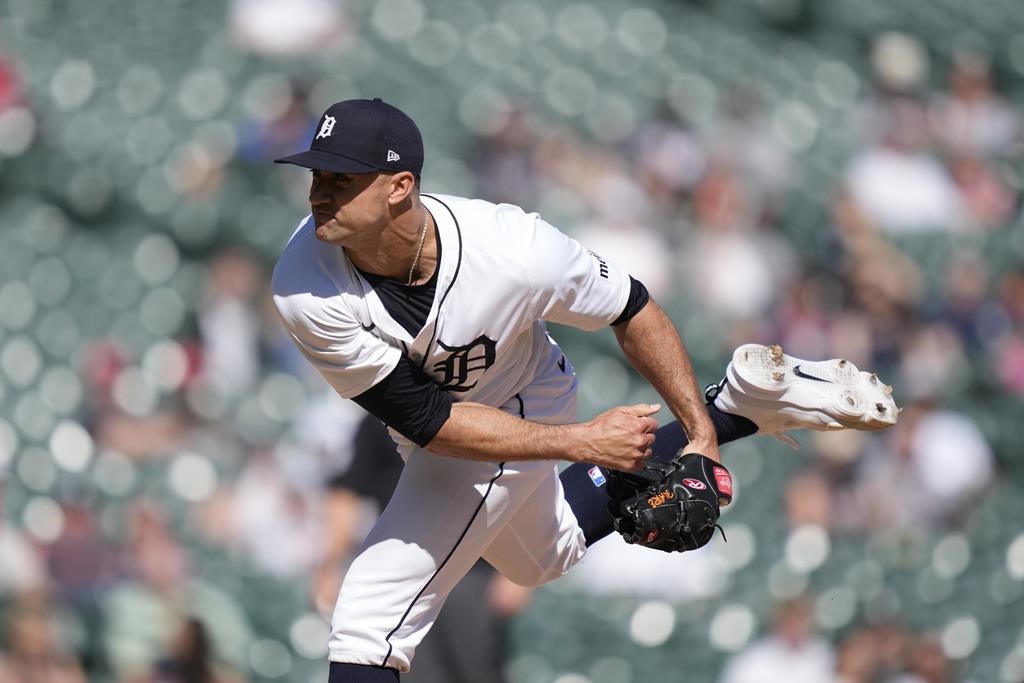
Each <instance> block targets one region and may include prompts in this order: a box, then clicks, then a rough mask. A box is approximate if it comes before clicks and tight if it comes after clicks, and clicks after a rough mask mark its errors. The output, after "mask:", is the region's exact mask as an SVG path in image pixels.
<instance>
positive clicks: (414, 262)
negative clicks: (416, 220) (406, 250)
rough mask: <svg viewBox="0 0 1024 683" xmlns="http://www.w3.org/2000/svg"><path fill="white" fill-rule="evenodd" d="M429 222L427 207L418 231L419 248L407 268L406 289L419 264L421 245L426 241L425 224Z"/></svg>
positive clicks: (424, 208)
mask: <svg viewBox="0 0 1024 683" xmlns="http://www.w3.org/2000/svg"><path fill="white" fill-rule="evenodd" d="M429 220H430V212H429V211H427V207H425V206H424V207H423V227H422V228H421V229H420V246H419V247H418V248H417V249H416V258H414V259H413V260H412V265H411V266H409V280H408V281H407V282H406V283H405V286H406V287H408V286H409V285H411V284H412V274H413V273H414V272H416V266H417V265H418V264H419V262H420V254H422V253H423V243H424V242H426V241H427V223H428V222H429Z"/></svg>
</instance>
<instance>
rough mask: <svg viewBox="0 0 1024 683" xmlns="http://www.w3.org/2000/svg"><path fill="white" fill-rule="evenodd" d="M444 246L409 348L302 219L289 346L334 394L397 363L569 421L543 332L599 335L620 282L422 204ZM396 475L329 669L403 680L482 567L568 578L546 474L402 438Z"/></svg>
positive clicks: (505, 212) (280, 305)
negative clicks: (352, 668)
mask: <svg viewBox="0 0 1024 683" xmlns="http://www.w3.org/2000/svg"><path fill="white" fill-rule="evenodd" d="M422 199H423V203H424V204H425V205H426V207H427V208H428V209H429V210H430V212H431V214H432V215H433V217H434V221H435V222H436V225H437V231H438V235H439V237H440V241H441V258H440V263H439V264H438V266H437V267H438V279H437V286H436V291H435V295H434V303H433V307H432V308H431V310H430V313H429V314H428V316H427V320H426V324H425V325H424V326H423V328H422V330H420V331H419V333H418V334H417V335H416V336H415V337H412V336H410V334H409V333H408V332H407V331H406V330H405V328H404V327H402V325H400V324H399V323H398V322H396V321H395V320H394V319H393V318H392V317H391V315H389V313H388V311H387V310H386V309H385V307H384V306H383V304H382V303H381V300H380V298H379V297H378V296H377V294H376V293H375V291H374V290H373V288H372V287H371V286H370V284H369V283H368V282H367V281H366V280H365V279H364V278H363V277H362V276H361V275H360V274H359V272H358V271H357V270H356V269H355V268H354V267H353V265H352V263H351V262H350V261H349V260H348V259H347V258H346V256H345V252H344V250H343V249H341V248H339V247H337V246H332V245H329V244H324V243H322V242H320V241H319V240H317V238H316V235H315V234H314V229H315V225H314V222H313V220H312V219H311V218H310V217H307V218H306V219H305V220H304V221H303V222H302V223H301V224H300V225H299V228H298V229H297V230H296V231H295V233H294V234H293V235H292V237H291V239H290V240H289V242H288V245H287V247H286V248H285V250H284V253H283V255H282V256H281V258H280V260H279V262H278V264H277V267H276V268H275V269H274V277H273V296H274V302H275V304H276V306H277V309H278V311H279V313H280V316H281V319H282V321H283V322H284V324H285V326H286V327H287V329H288V331H289V333H290V334H291V336H292V337H293V339H294V340H295V342H296V344H298V347H299V348H300V349H301V350H302V353H303V354H304V355H305V356H306V358H307V359H309V361H310V362H311V363H312V364H313V365H314V366H315V367H316V368H317V369H318V370H319V371H320V373H321V374H322V375H323V376H324V378H325V379H326V380H327V381H328V382H329V383H330V384H331V385H332V386H333V387H334V388H335V390H337V392H338V393H339V394H341V395H342V396H344V397H346V398H351V397H354V396H358V395H359V394H361V393H363V392H365V391H366V390H367V389H369V388H370V387H372V386H374V385H375V384H376V383H378V382H380V381H381V380H382V379H384V378H385V377H386V376H387V375H388V374H389V373H391V371H392V370H393V369H394V368H395V366H396V365H397V363H398V362H399V360H400V359H401V358H402V356H403V354H405V355H407V356H408V357H409V358H411V359H413V360H414V361H416V362H417V363H419V364H420V365H421V367H422V369H423V371H424V372H425V373H426V374H427V375H429V376H430V377H431V378H433V379H434V380H435V381H436V382H437V383H438V384H439V385H441V386H442V387H444V388H445V389H446V390H447V391H448V392H449V394H450V396H451V397H452V398H453V399H454V400H455V401H474V402H478V403H484V404H487V405H491V406H495V407H498V408H501V409H503V410H506V411H508V412H511V413H513V414H518V415H520V416H522V417H524V418H526V419H529V420H533V421H537V422H546V423H566V422H571V421H573V420H575V411H576V403H575V390H576V380H575V374H574V372H573V369H572V366H571V365H570V364H569V363H568V362H567V360H566V359H565V357H564V356H563V355H562V353H561V351H560V350H559V348H558V346H557V345H556V344H555V342H554V341H553V340H552V339H551V338H550V337H549V336H548V335H547V332H546V329H545V325H544V321H552V322H558V323H564V324H567V325H573V326H575V327H578V328H582V329H587V330H590V329H597V328H600V327H603V326H605V325H609V324H610V323H612V322H613V321H614V320H615V319H616V318H618V316H619V315H620V314H621V313H622V312H623V309H624V308H625V306H626V303H627V301H628V299H629V293H630V281H629V277H628V276H627V275H626V274H625V273H624V272H622V271H621V270H619V269H618V268H616V267H615V266H614V265H613V264H611V263H609V262H606V261H605V260H604V259H602V258H601V257H599V256H597V255H596V254H592V253H590V252H588V251H587V250H586V249H584V248H583V247H582V246H581V245H580V244H579V243H578V242H576V241H575V240H573V239H570V238H569V237H567V236H566V235H564V234H562V233H561V232H559V231H558V230H557V229H555V228H554V227H552V226H551V225H549V224H548V223H546V222H544V221H543V220H541V219H540V218H539V217H538V216H537V215H536V214H528V213H525V212H524V211H522V210H521V209H519V208H517V207H514V206H509V205H494V204H490V203H488V202H484V201H479V200H469V199H462V198H457V197H450V196H444V195H433V196H431V195H424V196H423V197H422ZM392 436H393V437H395V439H396V441H397V442H398V444H399V449H400V450H401V452H402V454H403V457H405V458H406V465H405V468H404V470H403V472H402V476H401V479H400V480H399V483H398V486H397V488H396V490H395V493H394V495H393V496H392V498H391V502H390V503H389V504H388V506H387V508H386V509H385V510H384V512H383V514H382V515H381V517H380V519H379V520H378V521H377V523H376V525H375V526H374V528H373V530H372V531H371V532H370V535H369V536H368V538H367V539H366V541H365V542H364V545H363V548H362V549H361V551H360V553H359V555H358V556H357V557H356V559H355V560H354V561H353V563H352V565H351V567H350V568H349V569H348V571H347V572H346V574H345V580H344V583H343V585H342V588H341V592H340V595H339V598H338V604H337V607H336V609H335V613H334V618H333V620H332V632H331V639H330V642H329V645H328V649H329V657H330V659H331V660H332V661H337V662H350V663H355V664H367V665H372V666H387V667H394V668H397V669H398V670H399V671H407V670H408V669H409V665H410V662H411V660H412V657H413V652H414V650H415V647H416V645H417V644H418V643H419V642H420V640H421V639H422V638H423V637H424V635H425V634H426V633H427V631H428V630H429V628H430V626H431V624H432V623H433V620H434V618H435V617H436V615H437V613H438V611H439V610H440V608H441V605H442V604H443V602H444V599H445V597H446V596H447V595H448V592H449V591H450V590H451V588H452V587H453V586H454V585H455V584H456V583H457V582H458V581H459V579H461V577H462V576H463V575H464V574H465V572H466V571H468V569H469V568H470V567H471V566H472V565H473V564H474V563H475V562H476V561H477V559H479V558H480V557H483V558H484V559H486V560H487V561H488V562H490V563H491V564H492V565H494V567H495V568H497V569H498V571H500V572H501V573H502V574H504V575H505V576H506V577H508V578H510V579H511V580H513V581H515V582H517V583H520V584H524V585H536V584H540V583H544V582H546V581H550V580H552V579H554V578H557V577H558V576H561V575H562V574H563V573H565V572H566V571H568V569H569V568H570V567H572V566H573V564H575V563H576V562H578V561H579V559H580V558H581V557H582V556H583V553H584V552H585V550H586V540H585V538H584V535H583V532H582V531H581V530H580V528H579V524H578V523H577V521H576V518H575V516H574V515H573V512H572V510H571V508H570V507H569V505H568V503H566V502H565V498H564V495H563V492H562V486H561V482H560V481H559V478H558V470H557V468H556V466H555V464H554V463H551V462H544V461H529V462H510V463H492V462H478V461H473V460H467V459H461V458H451V457H445V456H442V455H437V454H433V453H430V452H428V451H426V450H425V449H422V448H417V447H416V446H415V444H413V443H411V442H410V441H408V440H406V439H404V438H402V437H400V436H399V435H398V434H397V433H396V432H395V431H394V430H392Z"/></svg>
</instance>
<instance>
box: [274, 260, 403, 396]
mask: <svg viewBox="0 0 1024 683" xmlns="http://www.w3.org/2000/svg"><path fill="white" fill-rule="evenodd" d="M279 285H280V283H279V282H278V279H277V277H276V274H275V282H274V305H275V307H276V309H277V312H278V315H279V317H280V318H281V322H282V323H283V324H284V327H285V329H286V330H287V331H288V334H289V336H291V338H292V341H294V342H295V344H296V346H298V348H299V351H301V352H302V355H303V356H305V357H306V359H307V360H308V361H309V362H310V363H311V364H312V365H313V367H315V368H316V369H317V371H318V372H319V373H320V374H321V375H322V376H323V378H324V379H325V380H327V383H328V384H330V385H331V386H332V387H334V390H335V391H337V392H338V394H340V395H341V396H342V397H343V398H353V397H355V396H358V395H359V394H362V393H363V392H365V391H366V390H368V389H369V388H370V387H372V386H374V385H375V384H377V383H378V382H380V381H381V380H382V379H384V378H385V377H387V376H388V375H389V374H390V373H391V371H392V370H394V368H395V366H396V365H397V364H398V361H399V359H400V358H401V357H402V352H401V351H400V350H399V349H397V348H396V347H394V346H391V345H390V344H387V343H386V342H384V341H383V340H381V339H380V338H379V337H377V336H376V335H374V334H373V333H372V332H370V331H368V330H366V329H364V328H363V327H362V325H360V324H359V321H358V320H356V319H355V318H354V317H353V316H351V315H347V314H346V312H345V311H344V310H343V309H341V307H340V306H339V305H337V304H334V305H332V304H331V303H329V302H327V301H326V300H325V299H322V298H320V297H317V296H315V295H313V294H310V293H301V292H300V293H289V292H287V291H281V290H282V289H283V288H280V286H279Z"/></svg>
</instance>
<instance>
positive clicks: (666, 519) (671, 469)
mask: <svg viewBox="0 0 1024 683" xmlns="http://www.w3.org/2000/svg"><path fill="white" fill-rule="evenodd" d="M608 495H609V496H610V498H611V500H610V502H609V503H608V509H609V511H610V512H611V514H612V518H613V519H614V520H615V530H616V531H618V532H619V533H620V534H622V537H623V538H624V539H625V540H626V542H627V543H638V544H640V545H643V546H646V547H648V548H654V549H656V550H663V551H665V552H683V551H686V550H696V549H697V548H700V547H702V546H704V545H707V543H708V542H709V541H710V540H711V537H712V536H714V535H715V529H716V528H719V527H718V518H719V515H720V514H721V508H722V506H724V505H728V504H729V503H730V501H732V476H730V474H729V470H727V469H725V467H723V466H722V465H720V464H719V463H717V462H715V461H714V460H712V459H710V458H708V457H706V456H703V455H700V454H699V453H687V454H686V455H683V456H677V457H676V458H674V459H673V460H672V461H671V462H669V463H667V464H662V463H651V464H648V465H647V467H645V468H644V469H643V470H642V471H640V472H635V473H633V472H619V471H616V470H611V471H609V473H608Z"/></svg>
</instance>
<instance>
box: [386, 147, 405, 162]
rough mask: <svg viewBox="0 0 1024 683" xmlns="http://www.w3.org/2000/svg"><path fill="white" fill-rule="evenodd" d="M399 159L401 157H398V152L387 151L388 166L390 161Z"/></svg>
mask: <svg viewBox="0 0 1024 683" xmlns="http://www.w3.org/2000/svg"><path fill="white" fill-rule="evenodd" d="M401 158H402V157H400V156H398V152H396V151H395V150H393V149H389V150H388V163H389V164H390V163H391V162H392V161H398V160H399V159H401Z"/></svg>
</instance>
